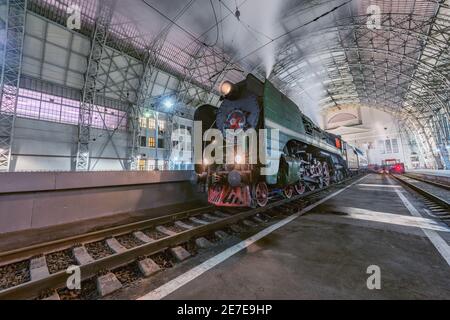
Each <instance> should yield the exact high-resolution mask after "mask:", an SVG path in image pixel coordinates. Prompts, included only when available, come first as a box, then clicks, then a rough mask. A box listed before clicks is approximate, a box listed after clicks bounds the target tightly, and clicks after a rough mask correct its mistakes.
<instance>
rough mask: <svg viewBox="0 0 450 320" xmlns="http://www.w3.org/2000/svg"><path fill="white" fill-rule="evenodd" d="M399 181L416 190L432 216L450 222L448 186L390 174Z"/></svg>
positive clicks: (413, 177) (408, 176) (409, 176)
mask: <svg viewBox="0 0 450 320" xmlns="http://www.w3.org/2000/svg"><path fill="white" fill-rule="evenodd" d="M392 177H394V178H395V179H396V180H398V181H399V182H400V183H402V184H404V185H405V186H407V187H408V188H410V189H412V190H414V191H416V192H417V193H418V195H419V196H420V197H421V200H422V201H423V202H424V203H425V204H426V205H427V207H428V213H429V215H430V216H432V217H433V218H438V219H441V220H443V221H444V222H446V223H447V224H449V223H450V196H449V195H450V192H449V191H448V190H449V189H448V186H445V187H442V186H441V185H440V184H438V183H435V182H430V181H428V180H424V179H419V178H417V177H415V176H411V175H392Z"/></svg>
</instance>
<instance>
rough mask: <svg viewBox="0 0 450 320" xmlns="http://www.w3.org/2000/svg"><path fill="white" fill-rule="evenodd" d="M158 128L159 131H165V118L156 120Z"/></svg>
mask: <svg viewBox="0 0 450 320" xmlns="http://www.w3.org/2000/svg"><path fill="white" fill-rule="evenodd" d="M158 130H159V132H161V133H164V132H165V131H166V121H165V120H158Z"/></svg>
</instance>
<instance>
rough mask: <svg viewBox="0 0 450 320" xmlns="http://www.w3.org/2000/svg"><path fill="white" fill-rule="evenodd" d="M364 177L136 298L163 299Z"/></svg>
mask: <svg viewBox="0 0 450 320" xmlns="http://www.w3.org/2000/svg"><path fill="white" fill-rule="evenodd" d="M365 178H366V177H362V178H361V179H359V180H357V181H355V182H353V183H352V184H350V185H349V186H347V187H345V188H343V189H341V190H339V191H337V192H335V193H333V194H332V195H329V196H328V197H326V198H324V199H322V200H320V201H318V202H316V203H313V204H312V205H310V206H308V207H306V208H304V209H303V210H301V211H299V212H297V213H295V214H293V215H291V216H289V217H287V218H286V219H283V220H281V221H279V222H277V223H275V224H274V225H272V226H270V227H268V228H266V229H264V230H262V231H260V232H258V233H257V234H255V235H254V236H252V237H250V238H248V239H246V240H244V241H241V242H240V243H238V244H236V245H234V246H232V247H230V248H228V249H226V250H225V251H223V252H221V253H219V254H218V255H216V256H214V257H212V258H210V259H208V260H207V261H205V262H203V263H201V264H200V265H198V266H196V267H194V268H192V269H191V270H189V271H187V272H185V273H184V274H182V275H180V276H178V277H176V278H175V279H173V280H171V281H169V282H167V283H165V284H163V285H162V286H161V287H159V288H156V289H154V290H152V291H150V292H149V293H147V294H146V295H144V296H142V297H140V298H138V299H137V300H160V299H163V298H165V297H167V296H168V295H169V294H171V293H173V292H174V291H176V290H177V289H179V288H181V287H182V286H184V285H186V284H187V283H189V282H191V281H192V280H194V279H196V278H197V277H199V276H201V275H202V274H203V273H205V272H206V271H208V270H210V269H212V268H214V267H215V266H217V265H218V264H220V263H222V262H223V261H225V260H226V259H228V258H230V257H232V256H233V255H235V254H236V253H238V252H240V251H242V250H243V249H245V248H247V247H249V246H251V245H252V244H254V243H255V242H257V241H258V240H260V239H262V238H264V237H266V236H267V235H269V234H271V233H272V232H274V231H276V230H278V229H280V228H281V227H283V226H285V225H286V224H288V223H290V222H292V221H293V220H295V219H297V218H298V217H300V216H301V215H304V214H305V213H307V212H308V211H311V210H312V209H314V208H315V207H317V206H319V205H321V204H322V203H324V202H326V201H328V200H330V199H332V198H334V197H336V196H337V195H339V194H341V193H342V192H344V191H345V190H347V189H348V188H350V187H352V186H354V185H355V184H357V183H359V182H360V181H362V180H363V179H365Z"/></svg>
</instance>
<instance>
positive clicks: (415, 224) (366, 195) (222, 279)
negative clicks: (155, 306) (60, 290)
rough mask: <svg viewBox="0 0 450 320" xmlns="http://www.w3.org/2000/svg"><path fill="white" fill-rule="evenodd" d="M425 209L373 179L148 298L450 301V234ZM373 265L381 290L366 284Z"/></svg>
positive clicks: (387, 182)
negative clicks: (378, 273)
mask: <svg viewBox="0 0 450 320" xmlns="http://www.w3.org/2000/svg"><path fill="white" fill-rule="evenodd" d="M422 206H423V204H422V203H421V202H419V201H418V200H417V199H416V198H415V197H414V196H413V195H411V194H410V193H408V192H407V191H406V190H404V189H403V187H402V186H401V185H400V184H399V182H397V181H395V180H394V179H392V178H391V177H388V176H385V175H377V174H370V175H368V176H366V177H364V178H363V179H362V180H359V181H357V182H356V183H355V184H353V185H352V186H351V187H349V188H348V189H346V190H344V191H343V192H342V193H340V194H338V195H336V196H334V197H332V198H331V199H329V200H327V201H326V202H324V203H322V204H320V205H319V206H317V207H315V208H314V209H312V210H311V211H310V212H308V213H307V214H306V215H304V216H301V217H298V218H296V219H294V220H293V221H290V222H289V223H287V224H286V225H284V226H282V227H280V228H279V229H276V230H274V231H273V232H271V233H269V234H268V235H266V236H264V237H262V238H261V239H260V240H258V241H256V242H253V243H252V242H250V243H251V244H250V245H248V243H249V242H248V240H247V241H246V240H244V241H243V242H242V243H240V244H238V245H241V246H242V247H243V248H244V249H243V250H241V251H239V252H238V253H236V254H234V255H232V256H230V257H228V258H227V259H225V260H224V261H222V262H220V263H218V264H217V265H215V266H214V267H211V268H209V269H208V270H207V271H205V272H200V273H198V269H197V270H194V269H195V268H193V269H191V270H188V271H186V273H184V274H182V275H180V276H179V277H177V279H175V280H173V281H175V283H173V281H172V283H169V284H166V285H164V286H163V287H162V288H157V289H154V290H152V292H150V293H147V295H146V296H143V297H141V299H147V298H149V299H152V298H155V296H157V297H158V298H163V299H211V297H214V298H215V299H450V247H449V243H450V233H449V232H450V229H449V228H448V227H447V226H446V225H444V224H442V223H441V222H439V221H437V220H431V219H428V218H424V217H426V215H425V214H424V213H423V207H422ZM221 254H222V253H221ZM218 256H220V254H219V255H218ZM215 258H217V257H214V258H212V259H215ZM206 264H208V261H206ZM373 266H375V267H378V268H379V270H380V276H381V277H380V280H381V282H380V285H381V288H380V289H379V290H378V289H373V290H370V289H369V288H368V285H367V281H368V278H369V277H370V276H371V274H369V273H368V268H369V270H370V268H372V267H373ZM195 272H197V274H195ZM193 273H194V275H193ZM186 279H187V280H186ZM170 286H175V287H176V289H175V290H170ZM172 288H173V287H172ZM158 295H159V296H158Z"/></svg>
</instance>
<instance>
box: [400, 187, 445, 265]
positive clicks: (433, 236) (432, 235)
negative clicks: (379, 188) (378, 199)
mask: <svg viewBox="0 0 450 320" xmlns="http://www.w3.org/2000/svg"><path fill="white" fill-rule="evenodd" d="M402 189H403V187H402ZM395 191H396V192H397V195H398V196H399V198H400V200H402V202H403V204H404V205H405V207H406V209H408V211H409V213H411V215H412V216H414V217H420V218H423V216H422V215H421V214H420V213H419V211H418V210H417V209H416V208H415V207H414V206H413V204H412V203H411V202H409V200H408V198H406V197H405V195H404V194H402V193H401V192H400V191H399V190H398V189H396V190H395ZM421 229H422V231H423V232H424V233H425V235H426V236H427V237H428V239H430V241H431V243H432V244H433V245H434V247H435V248H436V250H437V251H438V252H439V253H440V254H441V256H442V258H444V259H445V261H446V262H447V264H448V265H449V266H450V247H449V245H448V244H447V242H446V241H445V240H444V239H442V237H441V236H440V235H439V233H437V232H436V231H433V230H428V229H423V228H421Z"/></svg>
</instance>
